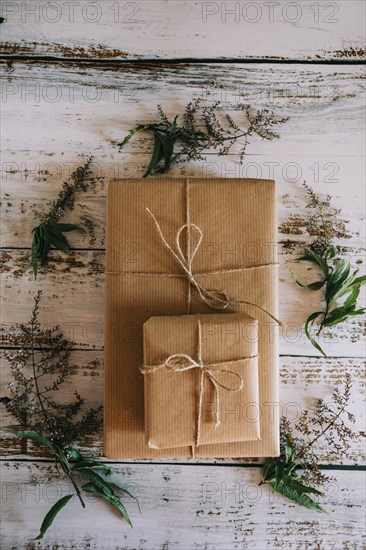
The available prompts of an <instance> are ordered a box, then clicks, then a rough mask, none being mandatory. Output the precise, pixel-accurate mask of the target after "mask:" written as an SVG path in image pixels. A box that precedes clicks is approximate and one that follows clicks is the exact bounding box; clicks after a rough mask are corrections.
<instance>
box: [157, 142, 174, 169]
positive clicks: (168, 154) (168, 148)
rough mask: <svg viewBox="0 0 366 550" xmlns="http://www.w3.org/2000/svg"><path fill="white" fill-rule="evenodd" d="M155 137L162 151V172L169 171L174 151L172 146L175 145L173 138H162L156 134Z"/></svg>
mask: <svg viewBox="0 0 366 550" xmlns="http://www.w3.org/2000/svg"><path fill="white" fill-rule="evenodd" d="M156 136H157V137H158V139H159V140H160V143H161V145H162V147H163V150H164V157H165V158H164V172H165V171H167V170H169V167H170V163H171V159H172V156H173V151H174V144H175V138H173V137H171V136H169V135H166V136H163V135H161V134H158V133H156Z"/></svg>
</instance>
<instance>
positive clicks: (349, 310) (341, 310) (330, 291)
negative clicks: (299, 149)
mask: <svg viewBox="0 0 366 550" xmlns="http://www.w3.org/2000/svg"><path fill="white" fill-rule="evenodd" d="M304 187H305V189H306V191H307V193H308V195H309V197H310V201H309V204H308V205H307V206H308V207H311V208H312V209H315V215H314V216H312V218H313V222H312V226H311V227H312V231H314V219H315V220H316V224H317V238H316V240H315V241H314V243H313V244H312V245H311V246H309V247H307V248H306V249H305V254H304V255H303V256H301V257H300V258H299V260H301V261H307V262H311V263H313V264H315V265H316V266H317V267H318V268H320V270H321V272H322V278H321V279H319V280H318V281H314V282H312V283H310V284H306V283H304V282H302V281H301V280H300V279H299V278H298V277H297V276H296V275H295V274H293V275H294V279H295V281H296V283H297V284H298V285H299V286H301V287H302V288H306V289H308V290H311V291H313V292H314V291H319V290H322V292H323V300H322V301H324V304H325V305H324V308H323V309H321V310H318V311H315V312H313V313H311V315H309V317H308V318H307V319H306V321H305V327H304V328H305V334H306V336H307V338H308V340H309V341H310V342H311V344H312V345H313V346H314V347H315V348H316V349H317V350H318V351H319V352H320V353H321V354H322V355H324V356H326V353H325V352H324V350H323V348H322V347H321V345H320V344H319V341H318V339H319V336H320V335H321V333H322V331H323V329H324V328H327V327H332V326H335V325H338V324H339V323H343V322H345V321H348V320H349V319H351V318H352V317H356V316H358V315H362V314H363V313H364V312H365V311H366V308H358V307H357V300H358V297H359V294H360V290H361V287H362V286H363V285H364V284H365V283H366V276H361V277H359V276H358V273H359V270H354V271H352V268H351V264H350V262H349V261H348V260H347V259H345V258H343V259H342V258H339V257H338V256H339V255H338V254H337V252H338V251H337V248H336V246H335V245H334V243H333V240H332V239H333V238H335V237H336V236H337V234H338V232H339V230H340V229H342V231H343V232H345V228H344V222H340V221H339V220H335V221H334V220H332V218H334V212H333V213H332V215H330V214H331V213H330V214H329V215H328V214H327V212H328V210H329V208H330V202H329V201H330V197H329V196H328V197H327V198H326V200H325V201H322V200H321V199H320V197H318V195H316V193H315V192H314V191H313V190H312V189H311V188H310V187H309V186H307V185H306V184H304ZM335 214H336V215H337V214H339V211H336V212H335ZM340 224H341V225H340ZM313 234H314V233H313ZM347 236H348V235H347ZM315 326H316V333H315V336H313V335H312V332H313V329H314V328H315Z"/></svg>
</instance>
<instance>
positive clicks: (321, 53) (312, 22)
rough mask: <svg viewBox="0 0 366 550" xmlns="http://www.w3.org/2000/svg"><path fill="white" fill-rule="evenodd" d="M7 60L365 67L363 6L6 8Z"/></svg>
mask: <svg viewBox="0 0 366 550" xmlns="http://www.w3.org/2000/svg"><path fill="white" fill-rule="evenodd" d="M2 15H3V17H5V18H6V21H5V23H4V24H3V25H2V26H3V44H2V52H3V53H4V54H5V55H14V54H16V55H21V56H29V55H42V56H46V57H51V56H54V57H58V58H81V59H85V58H86V59H97V58H99V59H100V58H102V59H119V60H121V59H122V60H124V59H136V58H138V59H167V58H168V59H179V58H193V59H213V60H214V59H225V58H228V59H247V60H248V59H253V58H255V59H260V58H262V59H268V58H270V59H278V60H286V59H299V60H330V59H336V60H339V59H347V60H350V59H362V57H364V39H363V34H364V26H363V22H364V19H365V5H364V3H363V2H360V1H358V0H347V1H346V0H338V1H335V2H328V1H327V2H326V1H323V0H322V1H320V2H313V1H312V0H302V1H301V2H299V1H298V2H289V1H287V0H279V1H277V2H259V1H257V2H249V1H247V0H242V1H239V2H234V1H226V2H219V1H209V2H206V1H203V0H199V1H195V2H192V1H189V0H187V1H180V0H179V1H176V0H154V1H153V2H152V1H151V0H133V1H127V0H118V1H114V0H113V1H112V0H103V1H99V2H89V1H88V0H81V1H79V2H77V3H76V2H74V3H71V4H70V3H67V2H60V1H58V2H48V1H47V0H41V1H38V2H36V3H34V2H31V1H30V0H27V1H25V2H20V1H19V2H18V1H14V2H3V3H2Z"/></svg>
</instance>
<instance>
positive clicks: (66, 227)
mask: <svg viewBox="0 0 366 550" xmlns="http://www.w3.org/2000/svg"><path fill="white" fill-rule="evenodd" d="M57 225H58V228H59V229H60V231H62V233H67V232H68V231H81V232H82V233H86V231H85V229H84V227H82V226H81V225H79V224H77V223H58V224H57Z"/></svg>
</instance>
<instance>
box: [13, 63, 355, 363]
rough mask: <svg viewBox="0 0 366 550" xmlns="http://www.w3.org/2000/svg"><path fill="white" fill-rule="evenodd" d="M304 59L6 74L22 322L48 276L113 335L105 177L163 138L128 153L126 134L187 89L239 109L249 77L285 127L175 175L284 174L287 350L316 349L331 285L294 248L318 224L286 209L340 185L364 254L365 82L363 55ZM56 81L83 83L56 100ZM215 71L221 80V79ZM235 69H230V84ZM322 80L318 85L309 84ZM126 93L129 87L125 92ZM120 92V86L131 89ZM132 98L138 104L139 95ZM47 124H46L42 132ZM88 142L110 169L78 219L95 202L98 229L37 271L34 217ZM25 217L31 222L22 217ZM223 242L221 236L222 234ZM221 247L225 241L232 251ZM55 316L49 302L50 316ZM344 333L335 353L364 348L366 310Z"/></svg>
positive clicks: (68, 312)
mask: <svg viewBox="0 0 366 550" xmlns="http://www.w3.org/2000/svg"><path fill="white" fill-rule="evenodd" d="M293 70H294V69H293V67H291V69H289V68H286V67H285V68H280V69H278V68H275V67H272V66H268V67H266V68H263V66H255V65H254V66H253V67H251V68H250V69H247V68H244V67H242V66H239V65H230V66H229V65H225V66H222V65H214V66H207V65H202V66H200V70H199V72H198V71H197V68H192V67H191V66H184V67H182V66H179V68H178V67H166V68H163V69H161V71H160V74H159V79H157V78H156V71H155V69H154V67H152V66H150V65H146V66H145V65H144V66H138V67H137V66H135V65H133V64H130V65H128V66H126V67H124V68H123V70H122V69H119V70H116V68H115V67H114V66H113V65H109V66H102V67H98V66H90V67H87V68H82V69H81V68H80V67H78V66H77V64H73V65H72V66H65V67H60V66H55V65H52V64H51V65H49V64H42V63H30V64H29V63H28V64H23V63H16V64H15V65H14V67H13V68H12V69H11V70H10V72H9V73H7V77H6V80H5V83H6V85H7V86H8V87H7V88H6V101H5V114H6V119H5V123H4V126H5V132H6V134H5V138H4V149H5V150H6V153H5V155H4V162H3V166H2V168H3V174H2V178H3V192H4V197H3V212H4V216H3V219H2V222H3V227H4V231H3V232H2V233H3V241H2V246H4V247H6V248H9V250H6V251H4V252H3V260H4V263H3V271H4V272H5V274H4V283H3V289H4V291H6V292H3V300H4V302H3V303H4V305H6V306H7V312H5V313H4V317H3V322H4V323H5V324H7V323H14V322H19V321H23V320H24V316H23V315H24V310H26V309H28V308H29V307H30V304H31V297H32V295H33V294H34V291H35V289H36V288H38V287H39V285H40V284H42V285H43V286H44V289H45V294H46V295H50V296H51V295H52V296H54V298H55V302H54V306H53V307H58V308H59V309H58V311H59V316H60V318H62V319H63V323H64V324H65V326H66V325H67V326H68V327H69V326H70V324H73V323H76V324H77V328H76V329H75V330H76V335H75V339H76V342H77V344H78V345H85V344H86V345H89V346H96V347H99V348H100V347H101V345H102V336H103V328H102V317H103V286H102V285H103V275H102V273H103V263H104V257H103V252H102V251H99V250H93V249H94V248H95V247H97V248H103V247H104V219H105V188H103V185H102V183H103V182H104V183H105V182H107V181H108V179H109V178H110V177H111V176H116V175H118V176H121V177H137V176H140V175H141V174H142V169H143V166H144V165H146V162H147V158H148V157H147V151H148V150H150V149H151V141H150V139H148V138H146V137H143V138H141V139H137V140H136V141H134V142H133V143H132V144H131V146H129V147H128V148H127V149H126V150H125V152H124V153H123V154H119V153H118V152H117V148H116V146H115V142H116V140H118V139H121V137H122V136H123V135H124V134H125V133H126V131H127V130H128V129H129V128H130V127H131V126H133V125H135V124H136V123H137V122H141V121H143V120H144V121H146V120H147V119H148V120H156V119H155V116H156V113H155V110H156V104H157V103H163V104H164V105H166V108H167V111H168V112H169V113H172V114H173V113H175V112H176V111H177V108H178V111H179V110H182V109H183V108H184V105H185V104H186V102H187V94H189V97H194V96H195V97H198V96H202V94H204V95H205V96H207V95H208V94H209V95H208V96H209V97H210V98H212V99H219V98H221V99H222V100H223V102H224V105H225V107H226V108H227V110H228V112H231V113H232V114H235V113H236V109H237V104H238V101H239V95H238V89H239V88H238V86H239V87H241V88H240V89H241V90H242V92H243V93H244V90H246V92H245V93H244V96H245V97H244V99H245V100H247V99H253V100H254V103H255V104H256V105H258V106H259V107H274V108H275V109H276V110H278V111H279V112H280V113H281V114H283V115H290V116H291V120H290V121H289V122H288V123H287V124H286V126H285V127H284V128H283V129H282V131H281V133H282V138H281V139H280V140H277V141H275V142H271V143H265V142H262V143H259V142H258V141H254V142H253V144H252V146H251V149H250V150H249V153H250V156H248V157H247V159H246V160H245V164H244V166H242V167H240V165H239V164H238V160H237V157H235V155H233V156H231V157H230V158H225V159H222V158H219V157H217V156H215V155H208V159H207V161H206V162H204V163H196V164H190V165H188V166H182V167H176V168H175V169H174V170H173V171H172V175H190V176H196V177H202V176H207V175H210V174H214V175H217V176H227V177H233V176H234V177H235V176H241V177H245V176H249V177H253V176H254V177H255V176H257V177H275V179H276V180H277V181H278V188H279V199H280V200H279V215H280V220H279V221H280V240H282V241H286V248H285V249H284V250H283V251H282V252H284V254H283V255H282V257H281V262H282V264H281V273H280V294H281V315H282V317H283V320H284V321H285V322H286V323H287V324H288V326H287V329H286V332H285V333H284V339H283V342H282V348H281V349H282V353H285V354H292V353H294V354H297V355H299V354H301V355H306V354H314V349H313V348H311V346H309V345H308V343H307V342H306V339H305V338H304V335H303V334H301V329H300V327H301V326H302V324H303V321H304V319H305V318H306V316H307V314H308V313H310V312H311V311H313V310H314V308H317V307H318V300H319V298H318V295H316V294H311V295H310V293H306V292H305V291H303V290H301V289H299V288H297V287H296V285H295V284H294V282H293V281H292V279H291V274H290V268H293V267H294V264H292V263H291V262H293V260H294V259H295V258H296V254H297V253H298V251H299V248H296V246H295V250H293V251H292V252H291V249H292V246H293V245H296V242H297V241H300V242H301V241H302V240H305V237H304V235H301V234H300V235H299V234H298V233H299V224H298V223H297V221H296V220H295V223H292V222H291V220H290V222H289V223H287V222H288V220H289V217H291V215H294V214H298V213H299V206H300V212H304V206H305V202H304V197H303V194H302V190H301V187H300V183H301V181H302V180H303V178H306V179H307V181H308V182H310V183H312V184H313V185H314V188H315V189H317V190H320V191H321V192H331V193H332V194H333V195H334V204H335V206H336V207H341V208H342V209H343V212H344V215H345V217H346V218H347V219H350V220H351V223H350V230H351V232H352V234H353V238H352V239H351V240H350V241H345V242H344V243H342V244H344V245H345V246H348V247H349V254H350V256H351V258H352V259H353V261H354V263H359V264H360V265H361V264H362V262H363V253H364V246H363V235H364V223H363V219H364V215H365V213H364V202H365V201H364V194H365V188H364V186H363V185H362V183H361V182H363V175H364V170H365V166H364V162H363V155H364V149H363V147H362V146H363V144H364V143H363V141H364V138H363V134H362V132H363V122H362V121H363V119H362V113H363V104H364V103H363V93H364V83H363V81H362V77H363V71H362V69H361V68H360V67H351V68H342V70H339V71H334V70H329V68H327V67H322V68H321V67H317V68H314V67H312V68H306V69H303V68H302V67H298V72H297V76H296V78H295V79H294V76H293ZM30 77H31V78H32V83H31V84H32V86H33V88H31V90H30V89H29V79H30ZM294 81H295V83H296V84H297V85H299V86H300V88H299V90H297V92H296V91H295V92H294V94H295V95H294V96H293V97H292V96H291V94H292V92H291V94H290V96H291V97H290V99H289V97H288V96H287V95H286V94H287V92H286V90H287V91H288V88H287V86H288V85H289V84H290V85H292V84H293V83H294ZM50 82H52V83H54V84H55V86H56V88H57V89H60V90H63V91H65V90H67V89H68V90H69V91H70V90H71V91H72V95H71V96H70V95H69V96H65V95H62V94H61V96H60V98H59V99H58V101H55V102H53V101H51V102H50V100H49V99H50V97H49V96H48V95H47V94H46V95H45V90H46V89H48V88H46V87H47V86H49V84H50ZM213 82H216V84H215V85H213V84H212V83H213ZM226 82H230V86H229V87H228V86H227V84H226ZM34 84H35V88H34ZM9 86H10V88H9ZM124 86H126V87H127V88H124ZM314 86H316V89H317V92H316V96H314V94H313V95H311V93H310V90H314V89H315V88H314ZM271 87H272V88H271ZM120 89H123V90H125V89H127V90H135V91H137V93H138V95H137V97H131V96H128V98H127V99H128V101H127V102H126V103H125V102H124V101H123V102H122V103H121V102H120V101H116V100H115V99H116V98H115V96H114V93H115V91H116V90H117V91H118V93H119V92H120ZM271 89H273V94H272V96H269V95H268V93H267V92H268V90H271ZM32 90H33V92H32ZM85 90H88V93H89V94H90V90H91V91H92V95H91V96H90V95H89V96H86V95H85ZM98 90H100V91H101V92H102V93H101V95H100V99H99V100H98V102H97V103H98V109H95V106H93V109H91V103H90V101H88V100H87V99H86V98H87V97H89V98H90V97H99V96H98V93H99V92H98ZM34 91H35V95H34ZM260 91H261V93H260V94H259V97H258V93H259V92H260ZM264 91H267V92H266V93H264ZM29 94H30V95H29ZM95 94H96V95H95ZM256 95H257V97H258V98H257V99H255V98H256ZM123 97H124V98H125V99H126V96H123ZM117 99H121V98H120V96H119V95H117ZM131 100H132V101H135V100H136V101H137V102H138V103H137V104H132V103H130V101H131ZM241 100H243V98H241ZM137 106H139V109H138V110H137V108H136V107H137ZM132 107H133V108H132ZM137 111H138V112H137ZM15 113H16V116H15ZM236 114H237V113H236ZM150 117H154V118H150ZM50 120H52V125H50ZM35 127H37V132H34V131H33V129H34V128H35ZM299 127H300V128H301V131H299ZM53 128H57V131H54V130H53ZM319 128H321V129H322V131H321V133H319ZM30 143H31V150H29V144H30ZM81 150H83V151H84V152H85V153H86V154H89V153H93V154H94V155H95V164H94V170H95V175H96V176H100V177H101V182H100V183H98V184H97V187H96V190H95V191H91V192H88V193H87V194H86V196H85V197H79V198H78V200H77V202H78V203H79V205H77V207H76V210H75V212H73V213H70V214H69V215H68V218H69V219H77V220H79V218H80V217H81V216H83V215H86V216H87V217H89V218H90V219H91V221H92V224H93V227H94V231H93V234H94V236H95V238H92V239H91V240H90V236H86V237H82V236H80V234H75V235H71V236H70V239H71V242H72V245H73V246H75V247H76V248H91V249H92V250H90V251H89V252H84V251H82V252H81V251H80V252H78V253H77V254H72V255H71V256H70V257H69V258H67V259H65V258H62V255H60V254H57V253H54V254H53V255H52V258H53V260H51V261H50V262H49V265H48V268H47V269H46V270H45V271H44V272H43V274H42V273H41V274H40V278H39V280H38V282H36V283H35V282H34V281H33V280H32V277H31V274H30V271H26V269H25V268H26V265H27V262H28V254H29V253H28V252H26V251H19V250H18V251H17V250H12V249H13V248H23V247H25V248H29V246H30V236H31V235H30V229H31V228H32V227H33V226H34V225H36V224H37V222H38V220H39V217H40V215H42V213H44V212H46V211H47V208H48V204H49V203H48V204H47V202H45V200H46V201H52V200H53V199H54V197H55V195H56V194H57V190H58V189H59V187H60V185H61V181H62V179H63V178H64V177H65V176H66V175H67V174H68V173H69V172H70V170H71V169H72V167H75V165H77V164H80V162H81V158H80V157H79V153H80V151H81ZM73 216H75V217H73ZM22 217H24V223H21V224H19V219H20V218H22ZM300 231H301V228H300ZM294 233H295V235H294ZM289 241H290V242H289ZM222 244H223V243H218V245H220V246H221V245H222ZM224 244H225V243H224ZM221 248H222V247H221ZM221 248H220V247H219V250H218V252H219V253H220V251H221V253H224V252H223V251H222V250H221ZM286 262H287V264H286ZM54 268H55V269H54ZM296 270H297V271H298V270H299V272H300V273H304V272H305V271H306V267H304V266H301V267H300V266H296ZM23 275H24V276H23ZM310 276H311V274H310V275H309V277H310ZM55 288H57V292H55V290H54V289H55ZM20 290H21V292H20ZM305 294H306V299H305V298H304V297H305ZM308 294H309V296H308ZM70 301H72V303H70ZM53 315H54V314H53V310H52V309H51V307H50V309H49V312H48V316H49V320H50V321H52V317H53ZM76 319H77V321H76ZM85 326H87V327H88V330H89V331H92V328H93V327H94V333H93V334H94V336H93V338H94V340H93V339H92V338H91V337H90V336H85ZM83 327H84V328H83ZM89 327H90V328H89ZM83 331H84V335H83ZM88 334H89V333H88ZM331 334H332V335H334V334H335V335H336V336H335V337H334V338H333V341H331V342H329V343H328V344H326V347H327V350H328V353H330V354H331V355H342V356H362V355H363V352H364V347H363V346H364V344H363V339H362V338H363V326H362V324H361V323H360V322H359V320H354V321H353V322H351V323H349V324H345V325H342V326H340V327H339V328H338V329H337V331H336V332H334V331H332V333H331Z"/></svg>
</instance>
